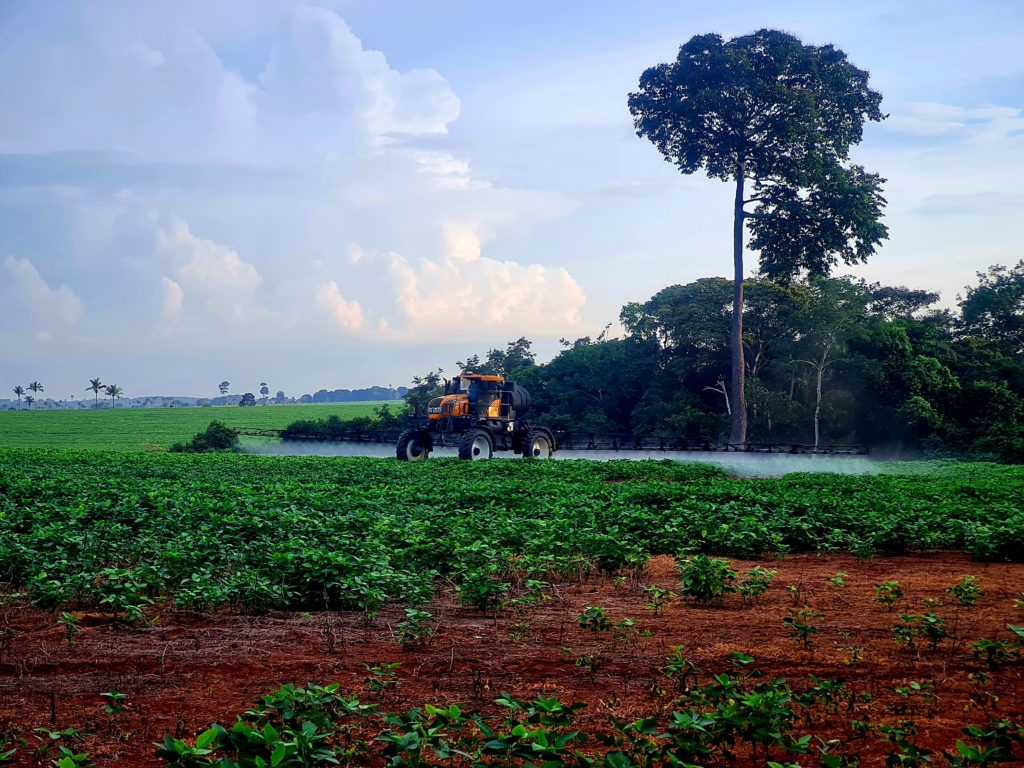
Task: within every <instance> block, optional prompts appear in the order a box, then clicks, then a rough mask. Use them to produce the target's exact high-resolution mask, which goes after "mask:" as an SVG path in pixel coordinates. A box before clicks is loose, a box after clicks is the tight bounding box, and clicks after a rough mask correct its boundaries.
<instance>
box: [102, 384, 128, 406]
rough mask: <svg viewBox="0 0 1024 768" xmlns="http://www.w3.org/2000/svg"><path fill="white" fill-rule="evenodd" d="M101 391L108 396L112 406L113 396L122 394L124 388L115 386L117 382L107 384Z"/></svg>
mask: <svg viewBox="0 0 1024 768" xmlns="http://www.w3.org/2000/svg"><path fill="white" fill-rule="evenodd" d="M103 391H104V393H106V395H107V396H108V397H109V398H110V407H111V408H113V407H114V398H115V397H120V396H121V395H123V394H124V390H123V389H121V388H120V387H119V386H117V384H107V386H105V387H104V388H103Z"/></svg>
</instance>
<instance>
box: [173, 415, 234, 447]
mask: <svg viewBox="0 0 1024 768" xmlns="http://www.w3.org/2000/svg"><path fill="white" fill-rule="evenodd" d="M237 448H238V430H237V429H233V428H231V427H229V426H227V425H226V424H224V423H223V422H220V421H211V422H210V426H208V427H207V428H206V429H205V430H204V431H202V432H200V433H199V434H197V435H196V436H195V437H193V438H192V439H191V440H190V441H188V442H187V443H175V444H174V445H172V446H171V448H170V451H171V453H208V452H210V451H234V450H236V449H237Z"/></svg>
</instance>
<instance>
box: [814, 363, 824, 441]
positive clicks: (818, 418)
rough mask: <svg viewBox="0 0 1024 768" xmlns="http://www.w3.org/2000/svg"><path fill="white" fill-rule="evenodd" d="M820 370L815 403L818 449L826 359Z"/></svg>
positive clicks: (815, 435) (815, 431)
mask: <svg viewBox="0 0 1024 768" xmlns="http://www.w3.org/2000/svg"><path fill="white" fill-rule="evenodd" d="M817 368H818V395H817V398H816V399H815V401H814V447H815V448H817V447H818V442H819V440H820V437H821V380H822V378H824V376H825V358H824V357H822V358H821V363H820V364H819V365H818V366H817Z"/></svg>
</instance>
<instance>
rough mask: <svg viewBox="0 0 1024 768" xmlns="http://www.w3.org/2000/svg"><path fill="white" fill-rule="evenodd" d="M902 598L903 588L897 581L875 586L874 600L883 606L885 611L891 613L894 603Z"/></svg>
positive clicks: (884, 582)
mask: <svg viewBox="0 0 1024 768" xmlns="http://www.w3.org/2000/svg"><path fill="white" fill-rule="evenodd" d="M901 597H903V587H901V586H900V583H899V582H898V581H883V582H882V583H881V584H875V600H877V601H878V602H880V603H881V604H882V605H884V606H885V610H887V611H891V610H892V607H893V606H894V605H896V601H897V600H899V599H900V598H901Z"/></svg>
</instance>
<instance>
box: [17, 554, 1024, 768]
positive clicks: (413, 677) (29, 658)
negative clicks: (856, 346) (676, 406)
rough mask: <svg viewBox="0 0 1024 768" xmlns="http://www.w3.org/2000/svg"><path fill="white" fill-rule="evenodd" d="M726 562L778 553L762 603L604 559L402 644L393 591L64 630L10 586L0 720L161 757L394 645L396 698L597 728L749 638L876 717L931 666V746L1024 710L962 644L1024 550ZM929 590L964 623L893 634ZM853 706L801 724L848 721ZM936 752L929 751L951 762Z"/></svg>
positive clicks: (999, 622) (722, 668) (349, 684)
mask: <svg viewBox="0 0 1024 768" xmlns="http://www.w3.org/2000/svg"><path fill="white" fill-rule="evenodd" d="M732 562H733V567H734V568H737V569H739V570H740V571H741V572H742V571H745V570H748V569H749V568H751V567H753V566H754V565H761V566H762V567H763V568H768V569H772V570H777V571H778V575H777V576H776V578H775V580H774V581H773V583H772V585H771V587H770V589H769V590H768V592H767V594H766V595H765V596H764V597H763V598H762V599H761V600H760V601H759V602H758V603H757V604H755V605H743V604H742V602H741V600H740V598H739V597H738V596H737V595H730V596H729V598H728V599H727V601H726V604H725V606H724V607H709V608H701V607H694V606H692V605H689V604H686V603H684V602H683V601H681V600H675V601H673V602H670V603H669V604H667V605H666V607H665V608H664V609H663V611H662V612H661V615H659V616H657V617H654V616H652V612H651V611H650V610H647V609H645V607H644V605H645V603H646V602H647V598H646V596H645V595H644V593H643V592H641V591H639V589H636V588H635V586H636V585H633V588H631V584H630V580H629V579H628V578H626V579H620V580H619V581H618V583H617V582H616V580H615V579H614V578H612V577H599V578H598V577H592V578H590V579H588V580H585V581H583V582H582V583H580V582H572V583H562V584H557V585H554V587H553V588H552V589H551V599H549V600H547V601H545V602H544V603H543V604H542V605H540V606H539V607H536V608H533V609H531V610H530V611H529V612H527V613H525V614H522V615H520V614H517V613H515V612H514V611H510V610H509V611H504V612H502V613H500V614H499V615H498V616H497V617H494V616H488V615H483V614H481V613H479V612H477V611H474V610H471V609H467V608H464V607H462V606H460V605H458V604H457V603H456V602H455V601H454V600H453V599H452V597H451V596H450V595H444V596H442V597H440V598H438V599H437V600H436V601H435V602H434V603H433V604H431V605H430V606H427V610H429V611H430V612H431V613H432V614H433V616H434V620H435V622H436V623H437V630H436V634H435V635H434V637H433V638H432V640H431V641H430V642H429V643H428V644H426V645H424V646H422V647H406V648H403V647H402V646H400V645H399V644H398V642H397V641H396V640H395V638H394V634H393V628H394V626H395V624H396V623H397V622H398V621H399V620H400V619H401V618H402V617H403V616H404V611H403V609H402V608H400V607H393V608H389V609H387V610H385V611H383V612H382V613H381V614H380V616H379V617H378V618H377V619H376V621H375V622H373V623H372V624H370V625H369V626H367V625H366V624H365V623H364V622H362V621H361V617H360V616H359V615H358V614H351V613H313V614H294V613H289V614H284V613H282V614H269V615H261V616H237V615H220V614H217V615H205V614H197V613H188V612H176V611H173V610H163V611H156V612H153V614H152V615H151V619H152V622H151V626H136V627H132V626H127V625H125V624H124V623H122V622H119V621H117V620H114V619H112V618H110V617H104V616H101V615H97V614H80V616H81V619H82V620H81V626H82V627H83V630H84V631H83V632H82V633H81V634H80V635H79V636H78V637H77V638H76V640H75V641H74V642H73V643H71V644H69V643H68V642H67V641H66V639H65V636H64V630H63V628H62V627H61V626H60V625H58V624H57V622H56V617H55V616H54V615H52V614H48V613H45V612H42V611H38V610H35V609H31V608H27V607H23V606H18V605H8V606H5V607H3V608H2V609H0V694H2V695H0V735H2V734H3V733H4V732H6V733H7V734H14V735H15V736H16V737H17V736H18V735H20V737H21V738H22V739H23V741H24V744H25V746H22V747H21V748H20V749H19V756H20V759H21V760H22V762H21V763H20V764H21V765H45V764H47V763H48V761H49V760H50V759H51V758H52V757H53V752H51V753H50V754H49V755H47V756H46V757H40V756H38V755H37V754H36V749H37V747H38V745H39V740H38V739H37V738H36V736H35V735H34V734H33V729H34V728H37V727H47V728H53V729H55V730H57V729H64V728H68V727H73V728H75V729H77V730H79V731H84V732H87V733H89V734H92V735H90V736H89V737H88V738H86V739H85V740H84V741H83V742H80V745H81V748H82V749H84V750H86V751H88V752H89V753H90V756H91V757H92V759H93V760H95V762H96V764H97V765H100V766H157V765H159V764H160V763H159V761H158V760H157V759H156V758H155V757H154V756H153V747H152V743H153V742H156V741H159V740H160V739H162V737H163V735H164V734H172V735H175V736H178V737H182V738H184V737H190V736H194V735H195V734H197V733H198V732H200V731H201V730H203V729H205V728H206V727H208V726H209V724H210V723H211V722H215V721H216V722H221V723H225V724H227V723H231V722H233V721H234V718H235V716H236V715H237V714H239V713H241V712H242V711H244V710H245V709H246V708H247V707H249V706H251V705H252V704H253V703H254V702H255V701H256V700H258V698H259V697H260V696H261V695H262V694H263V693H266V692H268V691H270V690H272V689H274V688H276V687H278V686H280V685H281V684H283V683H287V682H294V683H299V684H303V683H306V682H317V683H322V684H326V683H340V684H341V685H342V687H343V689H345V690H347V691H350V692H352V693H355V694H357V695H358V696H359V697H360V698H361V699H363V700H365V701H375V700H379V699H375V698H374V696H373V695H372V694H370V693H369V691H368V690H367V686H366V684H365V682H364V680H365V678H366V677H367V672H366V669H365V668H364V666H363V665H364V664H367V663H380V662H401V668H400V669H399V671H398V680H399V686H398V688H397V690H396V691H394V692H393V693H391V694H389V695H388V698H387V699H386V700H385V701H384V702H383V704H384V705H385V706H386V707H387V708H388V709H389V710H390V711H397V710H400V709H407V708H411V707H413V706H420V705H422V704H423V703H427V702H429V703H434V704H445V703H459V704H460V705H464V706H466V707H468V708H473V709H481V710H484V711H493V710H494V707H493V704H492V703H491V702H492V700H493V699H494V698H495V697H497V696H498V695H499V694H500V693H501V692H508V693H511V694H512V695H514V696H516V697H518V698H527V697H532V696H535V695H537V694H544V695H556V696H558V697H560V698H561V699H562V700H563V701H583V702H586V703H587V705H588V706H587V708H586V709H585V710H584V713H585V714H584V716H583V723H582V724H584V725H586V726H589V727H592V728H595V729H600V728H601V727H602V726H603V725H605V724H606V723H607V722H608V715H609V714H611V713H614V714H616V715H617V716H618V717H620V718H633V717H638V716H640V715H642V714H651V713H654V712H657V711H658V710H659V708H661V707H664V706H667V705H669V704H670V703H671V701H672V695H673V690H672V687H673V684H672V681H670V680H668V679H667V678H666V677H665V676H664V675H663V674H662V672H661V670H662V669H663V667H664V665H665V659H666V657H667V656H668V654H669V653H670V649H671V647H672V646H677V645H684V646H685V647H686V656H687V658H689V659H691V660H693V661H694V662H695V663H696V665H697V667H698V668H699V669H701V670H702V671H703V674H702V675H701V678H700V680H701V682H706V681H707V680H708V679H709V675H710V674H711V673H717V672H732V671H734V668H733V666H732V664H731V662H730V659H729V654H730V653H733V652H737V651H740V652H744V653H747V654H750V655H752V656H754V657H755V658H756V666H757V667H758V668H759V669H761V670H762V671H763V672H764V674H765V675H766V676H772V677H786V678H787V679H788V681H789V682H790V684H791V685H792V686H793V687H794V688H795V689H799V688H801V687H804V686H806V684H807V677H808V675H815V676H817V677H819V678H824V677H833V678H843V679H844V680H846V682H847V685H848V687H850V688H851V689H852V690H854V691H855V692H857V693H859V694H861V693H864V692H867V693H870V694H871V701H870V703H868V702H866V701H864V699H865V697H861V699H862V702H861V703H859V704H858V705H857V714H856V715H853V717H857V718H859V719H868V718H870V720H871V721H872V722H873V723H875V724H881V723H886V722H891V723H894V722H896V721H897V720H899V719H905V718H906V717H907V715H906V714H902V715H901V714H899V712H900V708H901V707H903V706H905V705H906V702H907V701H908V699H907V698H906V697H903V696H901V695H900V694H898V693H897V692H896V691H895V689H896V688H898V687H903V686H907V685H909V683H910V682H911V681H918V682H920V683H922V684H926V685H930V686H933V688H934V690H933V695H934V700H928V699H929V698H931V697H930V696H928V697H923V698H922V697H921V696H917V697H916V698H914V699H913V702H912V706H913V707H914V719H915V721H916V722H917V725H918V728H919V729H920V731H919V735H918V737H917V739H916V742H917V743H918V744H919V745H922V746H925V747H928V748H931V749H933V750H936V751H940V750H943V749H945V750H951V749H953V747H954V744H955V741H956V739H957V738H961V737H962V736H963V727H964V726H965V725H967V724H969V723H985V722H987V721H988V720H990V719H991V718H998V717H1011V718H1012V719H1015V720H1017V721H1018V722H1020V721H1021V720H1022V719H1024V666H1022V665H1021V664H1019V663H1018V664H1016V665H1010V666H1007V667H1004V668H1002V669H1000V670H999V671H995V672H990V671H987V670H986V668H985V666H984V664H983V663H982V662H980V661H979V660H978V659H977V658H975V657H974V656H973V655H972V653H971V643H972V642H974V641H976V640H978V639H980V638H982V637H987V638H990V639H1004V640H1010V639H1011V637H1012V635H1011V634H1010V632H1009V631H1008V630H1007V629H1006V625H1007V624H1017V625H1019V624H1024V615H1022V613H1021V612H1020V611H1019V610H1017V609H1015V608H1014V600H1015V599H1016V597H1017V595H1018V593H1021V592H1024V564H998V563H997V564H984V563H976V562H972V561H971V560H970V559H969V558H968V557H967V556H966V555H962V554H959V553H932V554H926V555H905V556H901V557H880V558H877V559H874V560H869V561H864V562H859V561H857V560H854V559H853V558H852V557H848V556H814V555H793V556H788V557H785V558H782V559H778V560H758V561H739V560H733V561H732ZM837 571H842V572H845V574H846V577H845V581H846V586H845V587H844V588H836V587H834V586H832V585H830V584H829V582H828V581H827V579H828V578H829V577H831V576H834V575H835V574H836V572H837ZM969 574H970V575H976V576H978V578H979V582H980V585H981V586H982V588H983V589H984V591H985V594H984V596H983V597H982V598H981V599H980V600H979V602H978V604H977V605H976V606H974V607H968V606H962V605H959V604H958V603H956V601H955V600H953V598H952V597H951V596H949V595H947V594H945V592H944V590H945V589H946V587H948V586H951V585H952V584H953V583H955V582H956V581H957V580H959V579H960V578H962V577H963V576H966V575H969ZM885 580H896V581H898V582H899V583H900V584H901V585H902V588H903V590H904V593H905V597H904V598H903V599H902V600H900V601H899V602H898V604H897V606H896V608H895V609H894V610H893V611H892V612H887V611H886V610H885V608H884V607H883V606H881V605H880V604H879V603H877V602H876V600H875V592H874V590H873V588H872V586H873V585H875V584H880V583H881V582H883V581H885ZM641 581H642V583H643V584H657V585H659V586H661V587H663V588H666V589H669V588H677V587H678V583H679V582H678V575H677V573H676V571H675V564H674V562H673V561H672V560H671V558H667V557H660V558H656V559H654V560H653V561H652V562H651V564H650V565H649V567H648V572H647V573H646V574H645V575H644V576H643V577H642V579H641ZM791 585H792V586H799V589H798V590H794V589H790V586H791ZM795 591H796V592H798V594H794V592H795ZM928 599H937V600H941V601H942V605H941V607H937V608H934V610H935V611H936V613H937V614H938V615H939V616H941V617H943V618H945V619H946V622H947V629H948V630H949V631H950V632H951V634H953V635H954V638H953V639H951V640H947V641H945V642H944V643H943V644H942V645H941V646H940V647H939V649H938V650H929V649H928V648H927V647H926V646H925V647H919V648H917V649H916V650H902V649H900V648H898V647H897V645H896V643H895V642H894V638H893V633H892V631H891V627H892V625H893V624H895V623H896V622H897V621H898V614H899V613H900V612H901V611H902V612H913V613H925V612H927V611H928V610H933V608H931V607H929V605H928V603H927V602H926V601H927V600H928ZM794 603H799V604H803V603H806V604H807V605H809V606H810V607H811V608H813V609H814V610H816V611H818V612H820V613H821V618H820V619H816V620H815V622H814V623H815V624H816V626H817V627H818V629H819V632H818V633H817V634H816V635H814V636H813V638H812V642H813V644H812V647H811V648H810V649H809V650H806V649H804V648H802V647H801V645H800V643H799V642H798V640H797V639H795V638H793V637H790V636H789V635H788V630H787V627H786V626H785V625H784V624H783V621H782V620H783V618H784V617H785V616H787V615H788V613H787V608H789V607H791V606H792V605H794ZM588 606H600V607H601V608H603V609H604V610H605V612H606V613H607V615H608V616H609V618H610V619H611V621H612V622H615V621H618V620H620V619H625V618H630V619H632V620H633V621H634V623H635V627H636V629H637V630H639V636H637V637H634V638H632V639H615V638H614V637H613V633H610V632H599V633H593V632H589V631H587V630H585V629H582V628H581V627H580V626H579V623H578V622H577V621H576V619H575V617H576V616H577V614H579V613H581V612H582V611H583V610H584V609H585V608H587V607H588ZM582 656H593V657H599V658H600V659H601V660H602V666H601V667H600V669H598V670H596V672H595V673H593V674H592V673H591V672H590V671H589V670H588V669H586V668H584V667H581V666H579V665H577V663H576V660H577V659H579V658H580V657H582ZM983 671H985V672H987V675H988V678H987V681H985V682H983V683H982V682H979V679H978V678H977V673H979V672H983ZM971 673H975V678H974V680H973V681H972V679H971V678H969V675H970V674H971ZM104 691H119V692H121V693H124V694H126V696H127V698H126V699H125V701H126V702H127V709H126V711H125V712H123V713H120V714H117V715H114V716H110V715H108V714H106V713H104V712H103V710H102V706H103V703H104V700H103V699H102V698H101V696H100V694H101V693H102V692H104ZM850 717H851V715H847V714H844V715H843V716H842V717H841V718H839V717H837V718H836V719H835V721H834V722H832V721H827V722H826V723H825V724H824V725H822V724H820V723H815V724H814V725H813V726H807V727H806V728H803V726H801V727H800V728H798V731H799V732H801V733H803V732H811V733H814V734H815V735H817V736H820V737H822V738H842V739H845V740H849V739H851V733H850V731H849V726H848V721H849V719H850ZM879 741H880V740H879ZM1018 749H1019V748H1018ZM884 755H885V750H884V748H882V749H879V748H877V747H876V748H873V751H870V752H865V753H864V754H863V756H864V758H865V759H864V762H863V765H865V766H876V765H882V764H883V763H884ZM936 758H937V759H936V761H935V764H938V765H941V764H943V761H942V759H941V757H940V756H938V755H936ZM738 764H740V765H742V764H744V763H743V761H742V760H741V761H740V762H739V763H738ZM804 764H805V765H816V764H818V761H817V759H816V758H811V759H809V760H807V761H806V762H805V763H804ZM1017 764H1018V765H1020V764H1021V763H1017ZM1004 765H1005V763H1004Z"/></svg>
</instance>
